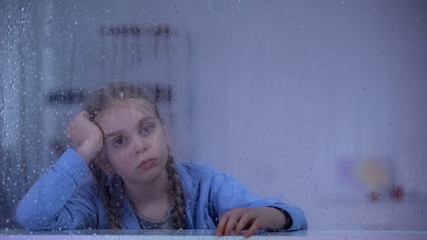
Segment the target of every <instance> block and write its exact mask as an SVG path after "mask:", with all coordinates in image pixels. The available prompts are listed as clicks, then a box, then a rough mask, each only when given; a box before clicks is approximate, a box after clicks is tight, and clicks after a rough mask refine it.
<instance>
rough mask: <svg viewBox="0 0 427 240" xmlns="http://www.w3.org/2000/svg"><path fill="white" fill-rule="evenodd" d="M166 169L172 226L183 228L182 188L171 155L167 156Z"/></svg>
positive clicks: (183, 205) (183, 206) (183, 202)
mask: <svg viewBox="0 0 427 240" xmlns="http://www.w3.org/2000/svg"><path fill="white" fill-rule="evenodd" d="M166 169H167V171H168V190H169V191H168V192H169V197H170V199H171V201H172V209H171V217H172V226H173V228H174V229H183V228H184V227H185V201H184V191H183V190H182V182H181V178H180V177H179V175H178V171H177V170H176V168H175V163H174V161H173V157H172V156H171V155H169V157H168V161H167V163H166Z"/></svg>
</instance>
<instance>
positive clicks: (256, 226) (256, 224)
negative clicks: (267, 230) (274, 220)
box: [243, 218, 261, 238]
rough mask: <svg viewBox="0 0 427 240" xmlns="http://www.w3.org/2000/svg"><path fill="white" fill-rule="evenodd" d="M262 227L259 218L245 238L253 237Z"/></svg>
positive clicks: (247, 231)
mask: <svg viewBox="0 0 427 240" xmlns="http://www.w3.org/2000/svg"><path fill="white" fill-rule="evenodd" d="M260 226H261V223H260V220H259V219H258V218H257V219H255V221H254V222H253V223H252V225H251V227H250V228H249V229H248V230H246V232H245V234H244V235H243V237H245V238H248V237H251V236H252V235H254V234H255V232H256V231H257V230H258V229H259V228H260Z"/></svg>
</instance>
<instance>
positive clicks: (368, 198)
mask: <svg viewBox="0 0 427 240" xmlns="http://www.w3.org/2000/svg"><path fill="white" fill-rule="evenodd" d="M426 13H427V4H426V3H425V2H424V1H415V0H413V1H405V2H398V1H391V2H390V1H373V2H372V1H327V2H323V1H322V2H318V1H255V0H248V1H240V0H235V1H222V0H218V1H217V0H204V1H199V0H194V1H178V0H169V1H154V0H153V1H112V0H108V1H53V0H46V1H2V2H1V3H0V33H1V34H0V41H1V42H0V43H1V44H0V56H1V59H2V60H1V61H0V116H1V118H0V133H1V135H0V143H1V146H0V154H1V155H0V179H1V182H0V227H1V228H20V226H19V225H18V224H17V223H16V222H15V219H14V215H15V209H16V206H17V204H18V202H19V200H20V199H21V198H22V197H23V195H24V194H25V193H26V192H27V191H28V189H29V188H30V187H31V186H32V184H34V182H35V181H36V180H37V179H38V178H39V177H40V175H41V174H42V173H43V172H45V171H46V169H47V168H48V167H49V166H50V165H51V164H53V163H54V162H55V161H56V160H57V159H58V157H59V156H60V155H61V153H62V152H64V151H65V149H67V147H70V141H69V140H68V139H67V137H66V135H65V129H66V126H67V125H68V122H69V120H70V119H71V118H72V117H73V116H75V115H76V114H77V113H78V112H79V111H80V110H81V107H82V103H83V102H84V100H85V99H86V98H87V96H88V95H89V94H90V93H92V92H93V91H94V90H95V89H97V88H98V87H100V86H102V85H104V84H106V83H109V82H117V81H127V82H132V83H137V84H140V85H141V86H144V87H145V88H147V89H149V90H150V91H151V92H153V93H154V94H155V95H156V99H157V103H158V106H159V110H160V113H161V115H162V116H163V118H164V120H165V122H166V125H167V127H168V130H169V131H170V132H169V134H170V136H169V138H170V141H171V142H172V144H170V147H171V151H172V152H173V153H174V156H175V159H177V161H195V162H208V163H211V164H212V165H213V166H214V167H215V169H217V170H221V171H225V172H227V173H229V174H231V175H233V176H234V177H236V178H237V179H239V180H240V181H242V182H243V183H244V184H246V185H247V186H248V187H249V188H250V189H251V191H252V192H254V193H256V194H258V195H260V196H276V197H278V198H280V199H281V200H283V201H285V202H287V203H290V204H295V205H298V206H299V207H301V208H302V209H303V210H304V212H305V213H306V215H307V217H308V221H309V226H310V228H311V229H343V230H349V229H363V230H378V229H381V230H425V229H427V225H426V224H427V217H426V216H427V215H426V214H425V211H426V210H427V205H426V202H427V188H426V187H425V182H427V175H426V172H427V161H426V158H427V148H426V144H427V127H426V126H425V123H426V122H427V110H426V109H427V108H426V107H425V103H426V102H427V81H426V80H425V76H427V70H426V68H425V66H426V65H427V58H426V56H427V44H426V41H427V31H426V26H427V14H426ZM402 219H403V220H402Z"/></svg>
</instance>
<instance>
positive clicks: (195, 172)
mask: <svg viewBox="0 0 427 240" xmlns="http://www.w3.org/2000/svg"><path fill="white" fill-rule="evenodd" d="M175 166H176V169H177V170H178V173H179V175H180V176H181V178H184V177H191V178H194V177H202V176H206V175H212V174H214V173H215V171H214V169H213V167H212V165H211V164H209V163H201V162H175Z"/></svg>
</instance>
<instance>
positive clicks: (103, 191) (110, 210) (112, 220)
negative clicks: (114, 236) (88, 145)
mask: <svg viewBox="0 0 427 240" xmlns="http://www.w3.org/2000/svg"><path fill="white" fill-rule="evenodd" d="M90 169H91V171H92V174H93V176H94V178H95V180H96V183H97V185H98V189H99V192H98V194H99V195H100V196H101V199H102V202H103V204H104V207H105V211H106V214H107V219H108V226H109V228H111V229H120V228H121V223H120V211H119V208H118V206H117V204H116V203H115V201H113V199H112V197H111V193H110V187H109V185H108V176H107V174H105V173H104V172H103V171H102V170H101V169H99V168H98V167H97V166H96V165H95V164H93V163H92V164H91V165H90Z"/></svg>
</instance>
